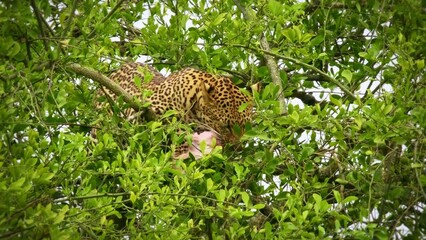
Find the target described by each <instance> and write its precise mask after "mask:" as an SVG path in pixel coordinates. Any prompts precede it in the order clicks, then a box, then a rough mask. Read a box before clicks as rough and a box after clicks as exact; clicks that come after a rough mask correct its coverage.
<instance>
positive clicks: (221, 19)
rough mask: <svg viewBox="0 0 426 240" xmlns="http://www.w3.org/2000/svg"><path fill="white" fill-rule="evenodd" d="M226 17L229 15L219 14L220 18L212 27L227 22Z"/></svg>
mask: <svg viewBox="0 0 426 240" xmlns="http://www.w3.org/2000/svg"><path fill="white" fill-rule="evenodd" d="M226 15H227V13H221V14H219V16H217V17H216V18H215V19H214V20H213V22H212V25H213V26H218V25H219V24H221V23H222V22H223V20H225V17H226Z"/></svg>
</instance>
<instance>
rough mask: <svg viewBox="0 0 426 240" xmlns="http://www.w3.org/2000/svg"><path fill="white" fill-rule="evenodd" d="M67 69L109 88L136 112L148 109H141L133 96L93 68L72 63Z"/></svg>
mask: <svg viewBox="0 0 426 240" xmlns="http://www.w3.org/2000/svg"><path fill="white" fill-rule="evenodd" d="M66 68H67V69H68V70H71V71H72V72H74V73H77V74H79V75H82V76H85V77H87V78H90V79H92V80H94V81H96V82H98V83H100V84H101V85H102V86H105V87H107V88H108V89H109V90H111V91H112V92H113V93H114V94H115V95H117V96H123V99H124V101H125V102H127V103H128V104H129V105H130V107H132V108H133V109H135V110H136V111H141V110H142V111H143V112H144V111H145V110H146V108H142V107H141V104H140V102H139V101H138V100H137V99H135V98H133V96H132V95H130V94H129V93H128V92H126V91H125V90H124V89H123V88H122V87H121V86H120V85H118V84H117V83H116V82H114V81H112V80H111V79H109V78H108V77H106V76H105V75H103V74H102V73H100V72H98V71H96V70H94V69H92V68H88V67H83V66H81V65H80V64H77V63H71V64H70V65H68V66H66Z"/></svg>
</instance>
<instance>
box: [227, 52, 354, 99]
mask: <svg viewBox="0 0 426 240" xmlns="http://www.w3.org/2000/svg"><path fill="white" fill-rule="evenodd" d="M232 46H234V47H242V48H247V49H249V50H252V51H254V52H259V51H260V52H262V53H264V54H267V55H270V56H273V57H276V58H280V59H283V60H287V61H289V62H292V63H295V64H297V65H300V66H302V67H305V68H308V69H310V70H312V71H314V72H316V73H318V74H319V75H321V76H322V77H324V80H326V81H328V82H330V83H333V84H335V85H337V86H338V87H339V88H340V89H341V90H342V91H343V92H344V93H345V94H346V95H347V96H348V97H349V98H350V99H351V100H354V99H356V96H355V95H354V94H353V93H352V92H351V91H350V90H349V89H348V88H347V87H346V86H345V85H343V84H342V83H340V82H339V81H338V80H337V79H335V78H333V77H331V76H329V75H328V74H327V73H325V72H323V71H321V70H320V69H318V68H316V67H315V66H312V65H309V64H307V63H304V62H302V61H300V60H298V59H295V58H292V57H287V56H283V55H281V54H278V53H274V52H271V51H268V50H265V49H256V48H253V47H248V46H245V45H242V44H232Z"/></svg>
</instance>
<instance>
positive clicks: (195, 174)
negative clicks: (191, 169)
mask: <svg viewBox="0 0 426 240" xmlns="http://www.w3.org/2000/svg"><path fill="white" fill-rule="evenodd" d="M202 177H204V173H202V172H196V173H194V179H200V178H202Z"/></svg>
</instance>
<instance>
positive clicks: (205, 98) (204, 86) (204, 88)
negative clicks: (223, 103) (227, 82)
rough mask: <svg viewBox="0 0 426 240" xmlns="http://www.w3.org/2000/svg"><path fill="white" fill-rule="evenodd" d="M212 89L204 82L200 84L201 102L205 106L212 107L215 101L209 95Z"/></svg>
mask: <svg viewBox="0 0 426 240" xmlns="http://www.w3.org/2000/svg"><path fill="white" fill-rule="evenodd" d="M212 90H213V87H212V86H210V85H209V84H208V83H206V82H201V92H202V94H203V101H204V103H205V104H206V105H207V106H214V105H215V100H214V99H213V98H212V96H211V95H210V92H212Z"/></svg>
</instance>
